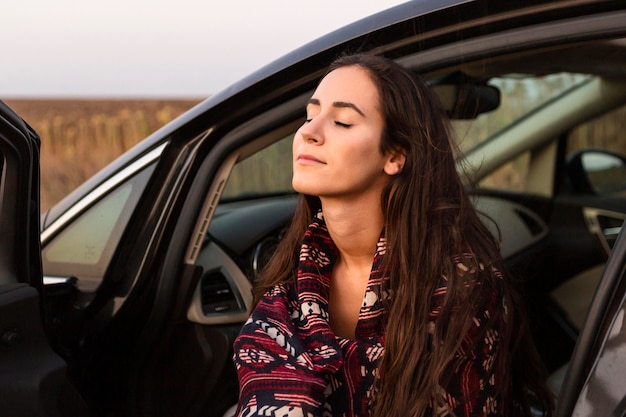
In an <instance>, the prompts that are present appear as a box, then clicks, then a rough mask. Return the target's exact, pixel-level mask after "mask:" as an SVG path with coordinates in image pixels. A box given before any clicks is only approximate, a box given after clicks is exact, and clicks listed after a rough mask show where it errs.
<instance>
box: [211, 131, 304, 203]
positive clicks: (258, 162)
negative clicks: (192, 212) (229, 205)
mask: <svg viewBox="0 0 626 417" xmlns="http://www.w3.org/2000/svg"><path fill="white" fill-rule="evenodd" d="M292 142H293V134H290V135H288V136H286V137H285V138H283V139H281V140H279V141H277V142H275V143H273V144H271V145H270V146H268V147H266V148H264V149H262V150H260V151H259V152H256V153H254V154H253V155H251V156H250V157H248V158H246V159H243V160H241V161H239V162H238V163H237V164H235V166H234V167H233V170H232V171H231V174H230V176H229V178H228V183H227V184H226V187H225V188H224V192H223V194H222V198H223V201H227V200H235V199H243V198H258V197H263V196H266V195H272V194H285V193H290V192H293V188H292V187H291V177H292V172H293V165H292V157H291V145H292Z"/></svg>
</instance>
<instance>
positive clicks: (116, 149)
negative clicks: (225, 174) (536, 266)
mask: <svg viewBox="0 0 626 417" xmlns="http://www.w3.org/2000/svg"><path fill="white" fill-rule="evenodd" d="M4 101H5V102H6V103H7V104H8V105H9V106H11V107H12V108H13V109H14V110H15V111H16V112H17V113H18V114H19V115H21V116H22V117H23V118H24V120H26V122H27V123H29V124H30V125H31V126H32V127H33V128H34V129H35V130H36V131H37V132H38V133H39V135H40V137H41V142H42V145H41V210H42V212H43V211H45V210H47V209H48V208H49V207H51V206H52V205H53V204H55V203H56V202H57V201H59V200H60V199H61V198H63V197H64V196H65V195H67V194H68V193H69V192H70V191H72V190H73V189H74V188H76V187H77V186H78V185H80V184H81V183H83V182H84V181H85V180H86V179H88V178H89V177H90V176H92V175H93V174H94V173H96V172H97V171H99V170H100V169H101V168H103V167H104V166H105V165H107V164H108V163H109V162H111V161H112V160H114V159H115V158H116V157H117V156H119V155H120V154H122V153H123V152H124V151H126V150H127V149H129V148H130V147H132V146H133V145H135V144H136V143H137V142H139V141H141V140H142V139H143V138H145V137H146V136H148V135H149V134H150V133H152V132H154V131H155V130H157V129H158V128H160V127H161V126H163V125H164V124H166V123H167V122H169V121H170V120H172V119H174V118H175V117H177V116H178V115H180V114H181V113H183V112H185V111H186V110H188V109H189V108H191V107H192V106H194V105H195V104H197V103H198V102H199V101H200V99H187V100H157V99H155V100H52V99H45V100H11V99H7V100H4ZM504 116H506V117H509V116H510V115H506V114H505V115H504ZM624 130H626V106H623V107H621V108H619V109H616V110H614V111H612V112H610V113H609V114H607V115H604V116H602V117H599V118H597V119H595V120H593V121H590V122H587V123H585V124H583V125H581V126H580V127H579V128H577V129H575V130H574V131H573V132H572V134H571V136H570V140H569V142H568V145H569V146H568V148H569V149H568V153H569V152H571V151H573V150H576V149H582V148H593V147H600V148H604V149H609V150H612V151H614V152H618V153H622V154H626V148H624V141H623V140H621V138H622V136H623V132H624ZM491 133H493V132H491ZM483 137H484V136H483ZM290 147H291V145H288V146H287V147H286V148H285V149H286V150H285V149H283V148H282V147H281V148H280V149H277V152H279V153H284V152H289V148H290ZM263 158H265V159H267V158H269V159H270V160H269V161H268V160H264V161H256V160H255V159H254V158H251V161H250V163H248V164H244V165H242V166H241V169H242V170H239V171H241V172H239V171H238V170H235V171H236V172H234V174H233V180H232V182H233V184H234V185H236V184H235V183H236V182H237V181H239V182H243V183H246V184H248V186H242V189H243V190H246V189H249V188H250V187H249V184H250V183H251V181H253V182H254V181H256V182H259V181H261V182H267V184H264V185H258V186H257V188H258V189H262V188H263V187H264V186H267V187H269V188H268V191H271V190H273V189H274V188H276V187H278V188H277V189H280V190H283V189H286V188H288V185H285V184H273V183H271V182H272V181H273V179H272V178H271V175H270V176H269V177H268V175H267V172H266V171H268V168H267V167H268V166H270V167H274V168H275V169H289V167H282V166H281V165H279V164H280V161H282V160H283V159H284V158H280V157H276V161H274V160H271V159H272V158H273V156H272V155H271V154H268V153H264V154H263ZM528 161H529V159H528V154H527V153H526V154H523V155H521V156H520V157H519V158H517V159H515V160H513V161H512V162H511V163H510V164H507V165H506V166H504V167H503V168H501V169H500V170H498V171H497V172H496V173H495V174H494V175H490V176H489V177H488V178H487V180H485V181H483V182H481V185H482V186H486V187H488V188H501V189H512V190H516V189H517V190H522V189H523V187H524V178H525V177H526V173H527V170H528V166H527V165H528ZM282 162H284V161H282ZM257 165H258V166H257ZM275 177H277V178H282V177H284V176H275ZM244 185H245V184H244ZM273 187H274V188H273Z"/></svg>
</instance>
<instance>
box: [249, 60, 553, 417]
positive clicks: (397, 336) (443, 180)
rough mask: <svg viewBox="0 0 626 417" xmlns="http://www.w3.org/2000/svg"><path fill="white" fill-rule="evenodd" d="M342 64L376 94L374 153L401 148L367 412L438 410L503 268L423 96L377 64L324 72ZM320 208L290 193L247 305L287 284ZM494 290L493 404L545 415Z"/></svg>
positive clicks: (523, 332)
mask: <svg viewBox="0 0 626 417" xmlns="http://www.w3.org/2000/svg"><path fill="white" fill-rule="evenodd" d="M345 66H359V67H361V68H363V69H365V70H367V71H368V73H369V74H370V76H371V78H372V80H373V82H374V83H375V85H376V86H377V88H378V91H379V97H380V103H379V110H380V111H381V114H382V115H383V119H384V120H385V127H384V130H383V134H382V138H381V149H380V151H381V152H382V153H383V154H386V153H387V152H389V151H397V150H401V151H402V152H403V153H404V154H405V155H406V162H405V164H404V167H403V170H402V172H401V173H400V174H398V175H396V176H394V177H393V179H392V180H391V181H390V183H389V184H388V185H387V186H386V188H385V190H384V191H383V193H382V196H381V205H382V209H383V214H384V219H385V236H386V238H387V252H386V255H385V257H384V260H383V262H384V265H385V270H386V271H387V273H388V274H389V276H390V280H389V287H390V288H389V289H390V290H391V292H392V294H393V296H392V298H391V302H390V305H388V307H387V308H388V314H387V319H386V333H385V354H384V356H383V359H382V363H381V364H380V372H379V375H380V378H379V380H378V382H377V387H376V388H377V390H376V396H375V400H374V404H373V409H372V414H373V415H374V416H378V417H383V416H384V417H394V416H398V417H399V416H403V417H404V416H423V415H425V414H426V413H427V412H428V410H432V412H433V413H434V412H435V410H436V409H437V408H438V407H440V406H445V399H444V398H442V397H441V396H440V395H439V390H440V387H446V385H447V382H448V381H449V378H450V377H451V375H452V372H453V368H454V358H455V354H456V353H457V351H458V348H459V346H460V344H461V341H462V339H463V337H464V336H465V335H466V334H467V332H468V330H469V328H470V326H471V324H472V319H473V318H474V316H475V313H476V309H477V306H478V304H480V303H479V302H477V300H479V298H480V297H481V289H480V287H484V286H485V285H491V284H492V281H493V280H494V279H496V278H495V277H494V274H493V273H492V271H493V269H494V268H495V269H497V270H500V271H504V268H503V265H502V260H501V258H500V255H499V246H498V243H497V241H496V240H495V238H494V237H493V235H492V234H491V233H490V232H489V231H488V230H487V228H486V227H485V226H484V224H483V223H482V221H481V220H480V218H479V217H478V215H477V213H476V211H475V210H474V207H473V205H472V203H471V202H470V200H469V198H468V195H467V193H466V191H465V187H464V185H463V182H462V181H461V178H460V177H459V174H458V172H457V168H456V160H455V155H456V154H457V152H456V148H455V147H454V142H453V141H452V140H451V139H450V134H449V127H448V123H447V117H446V116H445V113H444V112H443V110H442V108H441V106H440V105H439V102H438V99H437V98H436V97H435V96H434V94H433V93H432V92H431V90H430V89H429V88H428V87H427V86H426V84H425V83H424V82H423V81H422V80H421V79H420V78H418V77H416V76H415V75H414V74H412V73H411V72H409V71H408V70H406V69H405V68H403V67H402V66H400V65H398V64H396V63H394V62H393V61H391V60H388V59H385V58H382V57H377V56H370V55H348V56H343V57H341V58H339V59H337V60H336V61H334V62H333V63H332V64H331V66H330V67H329V70H328V72H331V71H333V70H335V69H337V68H340V67H345ZM320 207H321V204H320V200H319V199H318V198H317V197H314V196H307V195H302V196H300V199H299V202H298V205H297V208H296V212H295V215H294V217H293V220H292V223H291V225H290V227H289V229H288V232H287V233H286V235H285V237H284V239H283V240H282V242H281V244H280V245H279V247H278V249H277V251H276V253H275V255H274V256H273V258H272V259H271V260H270V262H269V264H268V265H267V267H266V268H265V270H264V271H263V272H262V274H261V276H260V277H259V280H258V282H257V285H256V286H255V290H254V291H255V293H254V295H255V300H258V299H259V298H260V297H261V296H262V295H263V294H264V293H265V292H266V291H267V290H268V289H270V288H272V287H273V286H275V285H277V284H279V283H290V282H293V280H294V279H295V276H296V271H297V267H298V264H297V260H298V256H297V253H298V250H299V248H300V242H301V239H302V236H303V234H304V231H305V230H306V228H307V226H308V224H309V223H310V221H311V219H312V216H313V214H314V213H316V212H317V210H319V209H320ZM461 251H465V252H468V251H469V252H471V254H472V256H471V257H469V258H468V259H470V260H471V261H467V260H466V261H465V262H471V263H472V264H470V265H467V267H468V268H470V269H471V270H474V271H476V273H475V274H473V276H472V277H471V279H469V281H468V277H467V276H466V277H459V276H458V274H457V272H456V266H455V264H454V262H453V257H454V255H458V254H459V253H460V252H461ZM442 276H445V277H447V279H448V283H447V292H446V297H445V301H444V304H443V306H442V308H441V311H440V312H439V315H438V318H437V321H436V326H435V329H434V331H433V330H432V329H430V330H429V328H428V323H429V316H428V314H429V311H430V309H431V305H432V304H431V299H432V296H433V293H434V291H435V289H436V288H437V287H438V286H440V285H441V278H442ZM461 281H463V282H461ZM468 282H469V285H468ZM504 285H505V290H504V298H505V299H504V303H505V305H506V306H507V312H506V320H504V322H505V323H506V326H507V328H506V329H505V331H504V334H502V335H501V337H502V340H503V346H504V347H505V348H504V349H503V351H504V352H503V354H499V355H498V360H499V363H498V364H497V365H496V366H500V367H501V369H503V370H504V372H506V379H507V381H506V383H504V384H502V386H501V387H499V389H500V392H499V397H500V401H504V403H505V404H510V405H511V406H510V408H509V409H508V410H505V411H506V412H507V413H509V414H510V415H520V416H529V415H530V408H531V406H534V407H539V408H544V409H545V410H546V414H547V415H550V414H551V402H552V401H551V396H550V394H549V392H548V390H547V388H545V385H544V383H543V375H542V373H541V371H540V366H539V365H538V359H537V355H536V353H535V352H534V349H533V346H532V341H531V340H530V335H529V333H528V330H527V328H526V321H525V320H524V316H523V314H521V310H520V308H519V306H520V303H519V301H518V299H517V296H516V295H515V292H514V291H513V289H512V288H510V287H511V286H510V285H509V284H508V283H506V280H505V284H504ZM502 310H503V309H502ZM500 314H504V312H500ZM499 318H501V317H492V319H493V320H496V319H499ZM433 340H436V341H437V343H433Z"/></svg>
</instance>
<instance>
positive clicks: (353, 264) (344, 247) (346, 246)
mask: <svg viewBox="0 0 626 417" xmlns="http://www.w3.org/2000/svg"><path fill="white" fill-rule="evenodd" d="M321 201H322V212H323V213H324V221H325V223H326V227H327V228H328V233H329V234H330V237H331V238H332V240H333V242H334V243H335V246H336V247H337V249H338V250H339V254H340V262H342V263H344V264H345V266H347V267H348V268H349V269H352V270H353V271H358V270H363V271H365V272H367V273H369V271H370V268H371V266H372V260H373V258H374V254H375V252H376V244H377V243H378V239H379V238H380V232H381V230H382V228H383V226H384V219H383V213H382V208H381V207H380V199H379V198H377V199H375V201H358V202H355V203H346V202H345V201H341V202H336V201H333V200H328V199H321Z"/></svg>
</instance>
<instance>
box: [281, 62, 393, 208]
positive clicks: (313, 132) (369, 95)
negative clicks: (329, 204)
mask: <svg viewBox="0 0 626 417" xmlns="http://www.w3.org/2000/svg"><path fill="white" fill-rule="evenodd" d="M378 103H379V94H378V90H377V88H376V86H375V85H374V83H373V81H372V80H371V78H370V75H369V74H368V73H367V71H366V70H364V69H363V68H360V67H357V66H349V67H341V68H338V69H336V70H334V71H332V72H330V73H329V74H328V75H326V77H324V79H323V80H322V81H321V83H320V84H319V86H318V87H317V89H316V90H315V92H314V93H313V96H312V97H311V99H310V100H309V102H308V104H307V107H306V121H305V122H304V124H303V125H302V126H301V127H300V129H298V131H297V132H296V135H295V137H294V141H293V179H292V184H293V187H294V189H295V190H296V191H298V192H300V193H303V194H309V195H314V196H318V197H321V198H322V197H346V198H352V197H354V198H356V197H358V196H359V195H361V194H363V193H366V192H378V193H380V191H381V190H382V187H384V185H385V184H386V183H387V182H388V181H389V178H390V177H389V175H388V174H387V173H386V172H385V170H386V169H388V168H389V167H387V165H388V164H389V163H390V162H389V160H390V157H389V156H385V155H383V154H381V152H380V140H381V135H382V132H383V127H384V120H383V116H382V114H381V113H380V111H379V105H378ZM391 169H393V167H391ZM390 174H395V172H390Z"/></svg>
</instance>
